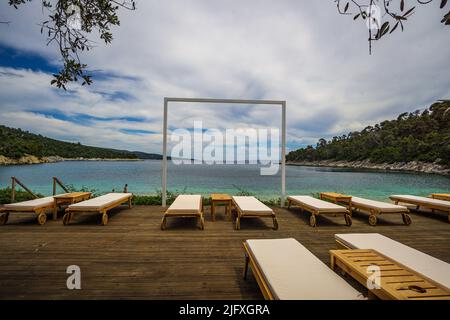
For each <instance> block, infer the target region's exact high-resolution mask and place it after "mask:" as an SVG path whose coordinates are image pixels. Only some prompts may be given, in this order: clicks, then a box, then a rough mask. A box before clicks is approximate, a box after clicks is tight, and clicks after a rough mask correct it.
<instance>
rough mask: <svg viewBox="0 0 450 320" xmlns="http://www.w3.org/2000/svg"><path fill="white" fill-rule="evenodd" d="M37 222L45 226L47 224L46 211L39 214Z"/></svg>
mask: <svg viewBox="0 0 450 320" xmlns="http://www.w3.org/2000/svg"><path fill="white" fill-rule="evenodd" d="M37 214H38V216H37V222H38V223H39V225H41V226H42V225H44V224H45V223H46V222H47V215H46V214H45V209H44V210H41V211H38V212H37Z"/></svg>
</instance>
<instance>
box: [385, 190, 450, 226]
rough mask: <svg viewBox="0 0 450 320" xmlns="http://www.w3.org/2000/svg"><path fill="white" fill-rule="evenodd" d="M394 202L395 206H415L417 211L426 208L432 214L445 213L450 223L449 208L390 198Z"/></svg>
mask: <svg viewBox="0 0 450 320" xmlns="http://www.w3.org/2000/svg"><path fill="white" fill-rule="evenodd" d="M389 199H391V200H392V201H394V203H395V204H398V203H405V204H413V205H415V206H416V210H419V209H420V207H425V208H428V209H430V210H431V212H433V213H434V211H435V210H438V211H443V212H445V213H447V214H448V217H447V218H448V222H450V209H449V208H448V207H443V206H440V205H439V204H434V203H426V204H424V203H423V202H422V201H420V202H419V201H414V200H412V199H411V200H404V199H398V198H397V197H392V196H391V197H389Z"/></svg>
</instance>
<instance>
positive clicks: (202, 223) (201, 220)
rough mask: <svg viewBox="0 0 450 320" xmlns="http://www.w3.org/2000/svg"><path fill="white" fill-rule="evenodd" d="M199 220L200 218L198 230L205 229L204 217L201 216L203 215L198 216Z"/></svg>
mask: <svg viewBox="0 0 450 320" xmlns="http://www.w3.org/2000/svg"><path fill="white" fill-rule="evenodd" d="M199 220H200V230H205V219H204V218H203V216H200V217H199Z"/></svg>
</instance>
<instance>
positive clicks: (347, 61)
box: [0, 0, 450, 152]
mask: <svg viewBox="0 0 450 320" xmlns="http://www.w3.org/2000/svg"><path fill="white" fill-rule="evenodd" d="M37 3H39V1H34V2H33V3H32V4H26V5H23V6H22V7H21V8H20V9H19V10H18V11H15V10H14V9H11V8H8V6H7V5H6V4H5V3H2V4H0V12H2V13H1V14H0V18H1V19H3V20H10V21H12V24H11V25H9V26H8V27H3V26H0V27H1V28H3V29H4V30H3V31H1V37H0V44H3V45H7V46H11V47H14V48H16V49H18V50H26V51H29V52H34V53H38V54H40V55H42V56H44V57H46V58H47V59H49V60H50V61H53V62H57V61H58V56H57V55H56V51H55V50H54V48H47V47H45V45H44V43H45V41H44V40H45V39H44V37H43V36H41V35H40V34H39V27H38V26H37V23H38V22H39V21H41V20H42V18H43V17H42V13H41V12H42V11H41V10H40V7H39V5H38V4H37ZM137 8H138V9H137V10H136V11H135V12H127V11H122V12H121V26H120V27H119V28H114V37H115V39H114V41H113V44H112V45H110V46H104V45H102V44H101V43H99V44H98V46H97V47H96V48H95V49H94V50H93V51H91V52H90V53H89V54H88V55H84V59H85V61H86V62H87V63H88V64H89V65H90V66H91V67H92V69H95V70H102V72H104V73H107V74H110V73H112V74H116V75H119V76H124V77H132V78H131V79H129V78H124V77H113V78H107V79H103V80H96V79H95V78H94V81H95V84H94V86H93V87H88V88H85V87H80V86H75V87H74V89H73V90H74V91H73V92H71V93H69V94H64V93H61V92H60V91H58V90H56V89H52V88H50V86H49V81H50V75H47V74H44V73H42V72H33V71H30V70H12V69H10V68H2V69H1V70H0V72H7V73H13V74H14V75H1V74H0V85H1V88H0V99H1V101H2V103H1V104H0V110H1V111H2V120H1V123H5V124H8V125H14V126H21V127H23V128H24V129H29V130H35V131H36V132H39V133H42V134H48V135H51V136H52V137H55V138H59V137H64V136H69V135H70V136H73V137H78V138H79V140H81V141H82V142H83V143H86V144H88V143H91V144H96V145H103V146H109V147H120V148H128V149H141V150H145V151H153V152H160V150H161V139H160V136H159V135H158V134H156V135H144V136H141V135H139V136H133V135H128V134H124V133H123V132H121V131H120V129H138V130H149V131H156V132H160V131H161V126H162V119H161V117H162V101H163V97H164V96H186V97H214V98H249V99H250V98H251V99H259V98H260V99H282V100H286V101H287V104H288V112H287V116H288V135H289V136H288V141H289V142H290V143H291V144H295V143H298V144H304V143H313V144H314V142H315V141H316V140H317V139H318V138H320V137H323V136H325V137H331V136H333V135H337V134H343V133H347V132H348V131H353V130H358V129H362V128H363V127H365V126H366V125H369V124H373V123H374V122H376V121H380V120H384V119H386V118H394V117H396V115H397V114H399V113H401V112H404V111H413V110H415V109H417V108H424V107H427V106H428V105H429V104H430V103H431V102H433V101H435V100H437V99H442V98H450V89H449V88H450V79H449V78H448V74H449V71H450V62H449V59H448V57H449V56H450V46H449V44H448V32H449V30H448V27H445V26H443V25H442V24H440V23H439V21H440V19H441V16H442V15H443V14H444V12H443V11H442V10H439V8H438V5H437V4H430V5H427V6H419V7H418V10H417V13H416V14H415V15H413V16H412V17H411V19H410V20H411V21H408V22H407V24H406V28H405V32H403V33H402V32H396V33H394V34H392V35H390V36H388V37H386V39H383V40H382V41H379V42H376V43H374V45H373V54H372V55H371V56H369V55H368V48H367V41H366V39H367V34H366V29H365V26H364V25H363V24H362V23H361V22H354V21H353V20H352V19H351V17H346V16H340V15H339V14H338V13H337V12H336V7H335V4H334V2H333V1H331V0H330V1H298V0H295V1H294V0H289V1H288V0H286V1H266V0H248V1H238V0H223V1H207V0H195V1H194V0H190V1H182V0H170V1H156V0H154V1H138V3H137ZM5 17H6V19H5ZM5 30H6V31H5ZM19 77H21V78H19ZM115 92H125V93H126V94H127V96H128V97H132V99H124V100H120V99H108V95H105V94H104V93H109V94H113V93H115ZM55 109H57V110H60V111H61V112H63V113H65V114H69V115H73V114H76V113H82V114H89V115H92V116H95V117H104V118H117V119H118V120H111V121H93V122H91V123H89V125H87V124H86V125H85V126H83V125H80V124H79V123H77V124H73V123H70V122H68V121H62V120H57V119H50V118H48V117H47V118H46V119H41V118H42V117H43V116H42V115H39V114H35V113H32V112H30V111H33V110H40V111H42V110H55ZM12 111H15V112H14V113H13V112H12ZM125 117H136V118H142V119H145V120H146V122H143V123H140V122H129V121H126V120H120V118H125ZM44 118H45V117H44ZM37 119H40V120H39V121H37ZM194 119H202V120H203V121H204V122H205V124H206V125H207V126H208V127H218V128H224V127H238V126H244V127H248V126H255V127H257V126H274V125H278V124H279V112H278V111H277V110H276V109H275V110H274V108H262V109H261V108H251V109H250V110H247V109H244V108H239V107H228V106H223V107H220V106H214V107H213V106H211V107H210V106H193V105H177V106H174V107H171V110H170V125H171V126H176V127H189V126H192V121H193V120H194ZM52 126H55V128H53V127H52ZM64 127H65V128H66V129H62V128H64Z"/></svg>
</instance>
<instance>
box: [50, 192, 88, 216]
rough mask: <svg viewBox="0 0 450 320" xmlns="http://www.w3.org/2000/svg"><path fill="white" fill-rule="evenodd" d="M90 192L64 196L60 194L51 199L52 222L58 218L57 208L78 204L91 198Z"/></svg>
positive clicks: (72, 193)
mask: <svg viewBox="0 0 450 320" xmlns="http://www.w3.org/2000/svg"><path fill="white" fill-rule="evenodd" d="M91 194H92V193H91V192H71V193H66V194H60V195H57V196H54V197H53V201H54V205H53V220H56V218H57V216H58V206H61V205H70V204H74V203H78V202H81V201H84V200H88V199H90V198H91Z"/></svg>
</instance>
